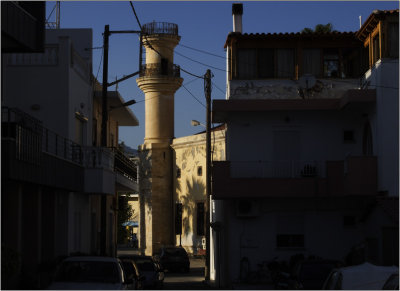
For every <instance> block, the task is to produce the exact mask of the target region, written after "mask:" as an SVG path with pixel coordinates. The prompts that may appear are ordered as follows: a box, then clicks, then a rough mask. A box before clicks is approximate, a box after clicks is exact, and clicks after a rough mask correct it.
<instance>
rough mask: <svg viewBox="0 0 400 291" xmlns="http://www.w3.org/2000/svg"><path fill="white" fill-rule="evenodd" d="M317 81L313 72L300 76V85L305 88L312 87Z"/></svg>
mask: <svg viewBox="0 0 400 291" xmlns="http://www.w3.org/2000/svg"><path fill="white" fill-rule="evenodd" d="M316 82H317V80H316V79H315V77H314V76H313V75H311V74H304V75H303V76H301V77H300V78H299V85H300V86H301V87H302V88H305V89H311V88H312V87H314V86H315V83H316Z"/></svg>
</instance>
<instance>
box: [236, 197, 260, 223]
mask: <svg viewBox="0 0 400 291" xmlns="http://www.w3.org/2000/svg"><path fill="white" fill-rule="evenodd" d="M259 210H260V209H259V204H258V203H257V201H255V200H251V199H243V200H237V201H236V216H237V217H243V218H244V217H257V216H258V215H259V212H260V211H259Z"/></svg>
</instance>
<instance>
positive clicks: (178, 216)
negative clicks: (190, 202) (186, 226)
mask: <svg viewBox="0 0 400 291" xmlns="http://www.w3.org/2000/svg"><path fill="white" fill-rule="evenodd" d="M175 234H182V203H176V212H175Z"/></svg>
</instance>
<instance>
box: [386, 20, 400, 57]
mask: <svg viewBox="0 0 400 291" xmlns="http://www.w3.org/2000/svg"><path fill="white" fill-rule="evenodd" d="M388 56H389V57H391V58H398V57H399V24H398V23H389V24H388Z"/></svg>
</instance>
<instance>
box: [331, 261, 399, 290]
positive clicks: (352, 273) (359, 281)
mask: <svg viewBox="0 0 400 291" xmlns="http://www.w3.org/2000/svg"><path fill="white" fill-rule="evenodd" d="M393 273H396V274H398V273H399V268H398V267H396V266H392V267H386V266H376V265H373V264H370V263H364V264H361V265H356V266H349V267H344V268H337V269H333V270H332V272H331V273H330V274H329V276H328V278H327V279H326V281H325V283H324V286H323V289H336V290H377V289H382V288H383V286H384V284H385V282H386V281H387V280H388V279H389V277H390V276H391V275H392V274H393Z"/></svg>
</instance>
